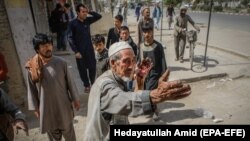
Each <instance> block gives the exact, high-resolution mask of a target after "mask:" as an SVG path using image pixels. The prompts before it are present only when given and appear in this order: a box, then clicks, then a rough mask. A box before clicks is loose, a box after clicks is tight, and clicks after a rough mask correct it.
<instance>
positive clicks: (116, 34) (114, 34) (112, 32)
mask: <svg viewBox="0 0 250 141" xmlns="http://www.w3.org/2000/svg"><path fill="white" fill-rule="evenodd" d="M122 22H123V17H122V15H116V16H115V19H114V25H115V27H112V28H110V29H109V32H108V37H107V43H106V48H107V49H109V47H110V46H111V45H112V44H113V43H115V42H119V38H120V29H121V26H122Z"/></svg>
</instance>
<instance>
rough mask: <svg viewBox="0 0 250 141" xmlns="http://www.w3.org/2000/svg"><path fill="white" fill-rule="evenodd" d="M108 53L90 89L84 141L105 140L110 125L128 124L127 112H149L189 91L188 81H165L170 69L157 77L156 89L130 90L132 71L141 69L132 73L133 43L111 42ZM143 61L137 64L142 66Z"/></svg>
mask: <svg viewBox="0 0 250 141" xmlns="http://www.w3.org/2000/svg"><path fill="white" fill-rule="evenodd" d="M108 56H109V65H110V70H107V71H106V72H104V73H103V74H102V75H101V76H100V77H98V78H97V80H96V81H95V83H94V84H93V87H92V89H91V91H90V95H89V99H88V112H87V119H86V128H85V134H84V140H85V141H107V140H109V132H110V126H109V125H114V124H129V121H128V116H131V117H137V116H140V115H143V114H151V113H152V112H153V110H152V105H153V104H157V103H160V102H164V101H166V100H176V99H180V98H183V97H186V96H188V95H190V94H191V88H190V86H189V85H188V84H183V83H181V82H180V81H169V82H166V80H167V78H168V76H169V71H166V72H165V73H164V74H163V75H162V77H161V78H160V79H159V85H158V87H157V88H156V89H153V90H135V91H134V92H132V91H129V90H128V88H127V82H128V81H131V80H132V78H133V76H134V74H136V76H137V77H139V75H138V74H142V73H138V72H144V71H141V70H140V69H139V70H138V69H137V71H136V73H135V69H136V57H135V54H134V51H133V49H132V47H131V46H130V45H129V44H128V43H127V42H124V41H121V42H117V43H114V44H113V45H111V47H110V48H109V51H108ZM142 64H143V63H141V64H139V67H138V68H145V67H143V65H142ZM145 66H148V65H145ZM146 69H147V68H146ZM146 69H145V70H146ZM140 76H141V75H140ZM142 76H143V75H142ZM137 80H138V79H137ZM137 82H138V81H137Z"/></svg>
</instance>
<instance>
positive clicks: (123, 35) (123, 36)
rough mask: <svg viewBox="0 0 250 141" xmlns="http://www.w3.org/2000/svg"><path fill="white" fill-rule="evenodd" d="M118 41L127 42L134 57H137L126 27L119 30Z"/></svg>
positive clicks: (135, 48)
mask: <svg viewBox="0 0 250 141" xmlns="http://www.w3.org/2000/svg"><path fill="white" fill-rule="evenodd" d="M120 41H125V42H127V43H128V44H129V45H130V46H131V47H132V49H133V51H134V53H135V56H136V57H137V53H138V51H137V50H138V48H137V45H136V44H135V42H134V41H133V39H132V37H131V36H130V32H129V28H128V27H127V26H122V27H121V29H120Z"/></svg>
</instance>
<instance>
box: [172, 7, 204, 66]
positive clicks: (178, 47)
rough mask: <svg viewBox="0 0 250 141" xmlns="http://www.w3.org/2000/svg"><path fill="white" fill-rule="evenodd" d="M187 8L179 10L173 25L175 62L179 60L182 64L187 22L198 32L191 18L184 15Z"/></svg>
mask: <svg viewBox="0 0 250 141" xmlns="http://www.w3.org/2000/svg"><path fill="white" fill-rule="evenodd" d="M186 13H187V7H185V6H182V7H181V8H180V15H178V16H176V19H175V24H174V44H175V55H176V58H175V61H178V60H180V62H181V63H183V62H184V60H183V56H184V50H185V45H186V31H187V25H188V22H189V23H190V24H191V25H192V26H193V27H194V28H195V29H196V30H197V31H198V32H199V31H200V28H199V27H198V26H197V25H195V22H194V21H193V20H192V18H191V17H190V16H189V15H187V14H186Z"/></svg>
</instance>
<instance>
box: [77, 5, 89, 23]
mask: <svg viewBox="0 0 250 141" xmlns="http://www.w3.org/2000/svg"><path fill="white" fill-rule="evenodd" d="M77 16H78V17H79V18H80V19H81V20H84V19H86V17H87V16H88V9H87V8H84V7H80V11H79V12H77Z"/></svg>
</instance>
